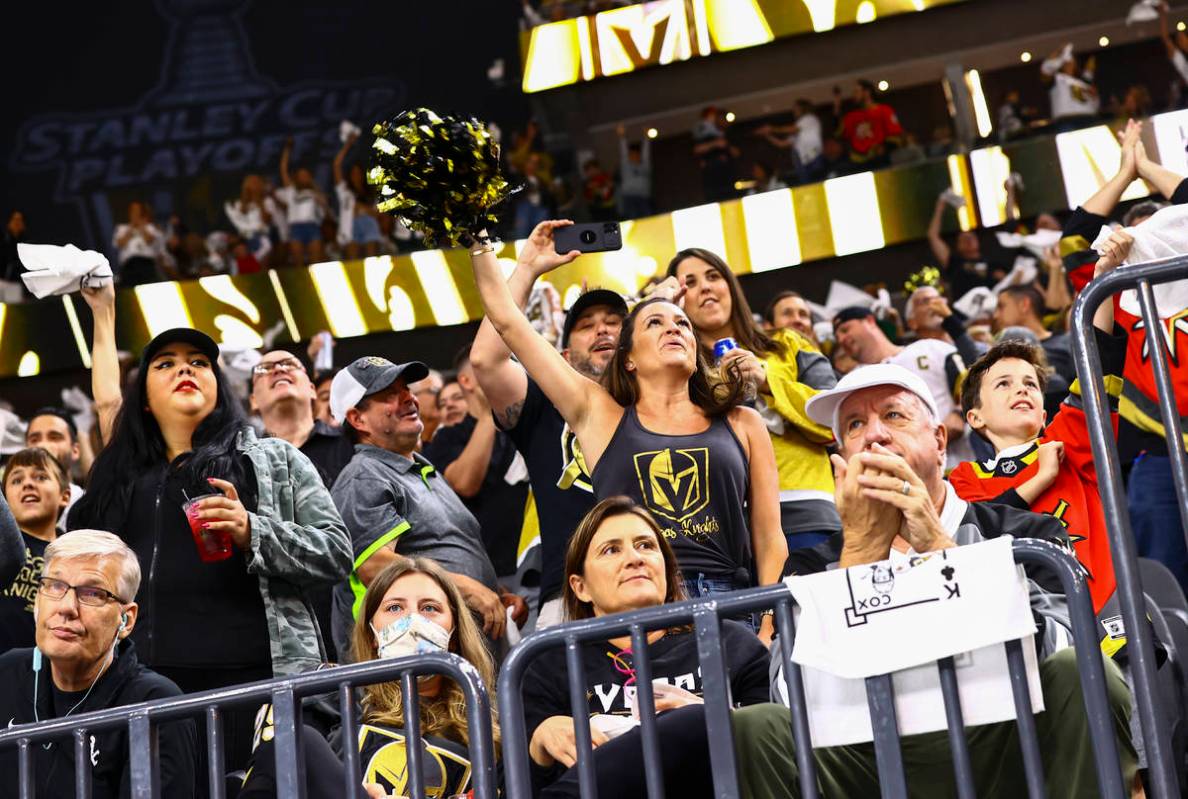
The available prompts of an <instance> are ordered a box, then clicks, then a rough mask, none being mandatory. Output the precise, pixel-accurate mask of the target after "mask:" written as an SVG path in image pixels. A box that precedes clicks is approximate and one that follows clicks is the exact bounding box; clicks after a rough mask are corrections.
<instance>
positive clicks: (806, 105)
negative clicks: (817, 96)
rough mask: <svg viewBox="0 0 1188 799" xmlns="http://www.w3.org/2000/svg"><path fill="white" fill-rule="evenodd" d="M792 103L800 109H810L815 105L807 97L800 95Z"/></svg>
mask: <svg viewBox="0 0 1188 799" xmlns="http://www.w3.org/2000/svg"><path fill="white" fill-rule="evenodd" d="M793 105H795V106H796V108H799V109H801V110H802V111H812V110H813V108H814V107H815V106H814V105H813V101H812V100H810V99H808V98H807V97H801V98H800V99H799V100H797V101H796V102H795V103H794V104H793Z"/></svg>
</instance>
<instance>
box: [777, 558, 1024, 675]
mask: <svg viewBox="0 0 1188 799" xmlns="http://www.w3.org/2000/svg"><path fill="white" fill-rule="evenodd" d="M897 561H898V562H897ZM784 582H785V583H786V584H787V585H788V590H789V591H791V592H792V595H793V596H794V597H795V598H796V602H797V604H798V605H799V606H800V610H801V613H800V622H799V623H798V624H797V627H796V646H795V647H794V649H793V651H792V659H793V660H794V661H796V662H797V663H799V664H801V665H802V666H812V667H814V668H818V669H821V670H823V671H827V672H829V673H831V674H836V675H838V676H839V677H848V678H851V679H853V678H864V677H872V676H875V675H878V674H887V673H889V672H893V671H899V670H901V669H906V668H910V667H911V666H918V665H920V664H921V663H929V662H932V661H934V660H936V659H937V658H943V657H948V656H951V655H956V654H957V653H959V652H968V651H970V650H973V649H978V648H980V647H983V646H989V645H990V644H995V643H1001V642H1003V641H1012V640H1015V639H1018V638H1022V637H1024V636H1026V635H1030V634H1032V633H1034V632H1035V621H1034V620H1033V618H1032V616H1031V605H1030V602H1029V600H1028V594H1027V584H1026V582H1025V580H1024V579H1023V578H1022V577H1021V576H1020V574H1019V571H1018V569H1016V568H1015V561H1014V558H1013V557H1012V556H1011V538H1010V537H1009V536H1000V537H998V538H995V539H993V540H990V541H984V542H981V543H977V544H970V545H968V546H963V547H953V548H951V549H944V550H941V551H939V552H934V553H930V554H927V555H914V556H912V557H898V558H894V559H892V560H886V561H882V562H879V563H871V564H866V565H863V566H854V567H851V568H849V569H833V570H830V571H826V572H821V573H819V574H809V575H804V576H793V577H789V578H787V579H786V580H785V581H784Z"/></svg>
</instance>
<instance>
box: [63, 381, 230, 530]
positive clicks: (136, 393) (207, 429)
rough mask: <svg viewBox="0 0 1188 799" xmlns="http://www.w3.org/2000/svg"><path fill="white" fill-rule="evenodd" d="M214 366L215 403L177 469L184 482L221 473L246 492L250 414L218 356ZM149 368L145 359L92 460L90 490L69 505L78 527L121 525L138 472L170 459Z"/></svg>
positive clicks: (202, 482)
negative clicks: (245, 436) (151, 404)
mask: <svg viewBox="0 0 1188 799" xmlns="http://www.w3.org/2000/svg"><path fill="white" fill-rule="evenodd" d="M210 370H211V373H212V374H213V376H214V379H215V386H216V390H217V393H216V395H215V406H214V408H213V409H211V412H210V413H209V414H208V415H207V416H206V418H205V419H203V420H202V421H201V422H200V423H199V424H198V427H197V428H195V430H194V435H193V437H192V438H191V444H192V445H193V448H194V449H193V451H192V452H191V453H190V455H189V457H188V458H186V459H185V462H184V463H183V464H181V466H180V467H179V468H178V472H179V473H180V475H181V478H182V480H183V481H184V482H185V483H189V484H192V485H195V486H197V485H206V480H207V478H208V477H217V478H219V479H222V480H226V481H227V482H229V483H233V484H234V485H235V486H236V488H239V489H240V491H241V492H242V490H243V485H244V481H245V480H246V479H247V476H248V472H247V470H246V469H245V468H244V464H243V458H242V457H241V456H240V453H239V452H238V451H237V450H236V446H235V445H236V441H237V439H238V438H239V434H240V432H241V431H243V430H244V428H246V427H247V419H246V418H245V416H244V412H243V409H242V407H241V406H240V404H239V401H238V400H237V399H236V398H235V396H234V395H233V394H232V393H231V388H230V385H229V384H228V381H227V379H226V377H225V376H224V375H223V371H222V369H220V368H219V363H218V361H212V362H211V364H210ZM147 374H148V364H143V365H142V368H140V369H139V370H137V375H136V381H135V382H134V383H131V384H129V385H128V387H127V388H126V389H125V390H124V398H123V404H122V405H121V407H120V412H119V414H118V415H117V416H116V419H115V424H114V426H113V428H112V432H111V439H110V440H109V441H108V442H107V446H105V447H104V448H103V449H102V450H100V451H99V454H98V455H97V456H96V458H95V462H94V464H92V466H91V473H90V482H89V483H88V484H87V493H85V494H84V495H83V496H82V498H81V499H79V500H78V502H77V503H75V506H74V508H73V509H72V510H71V511H70V522H71V526H72V527H74V528H75V529H78V528H80V527H98V528H99V529H106V530H111V529H117V530H118V527H114V525H116V524H122V523H123V521H124V515H125V514H126V513H127V511H128V503H129V502H130V500H131V499H132V487H133V485H134V484H135V483H136V478H137V477H139V476H140V475H141V474H143V473H144V472H145V471H146V470H148V469H153V468H157V467H160V466H162V465H164V464H165V463H166V459H167V457H168V456H167V454H166V449H165V439H164V438H163V437H162V436H161V428H160V426H159V425H158V424H157V420H156V418H155V417H154V416H153V414H152V412H151V411H149V410H148V394H147V390H146V388H145V383H146V380H147ZM112 514H115V515H114V516H113V515H112Z"/></svg>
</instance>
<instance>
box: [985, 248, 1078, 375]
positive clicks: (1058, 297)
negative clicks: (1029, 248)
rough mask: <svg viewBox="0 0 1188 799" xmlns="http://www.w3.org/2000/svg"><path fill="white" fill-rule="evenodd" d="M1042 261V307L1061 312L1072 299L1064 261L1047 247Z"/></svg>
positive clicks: (1055, 250) (1070, 303)
mask: <svg viewBox="0 0 1188 799" xmlns="http://www.w3.org/2000/svg"><path fill="white" fill-rule="evenodd" d="M1043 260H1044V268H1045V269H1047V270H1048V286H1047V288H1046V289H1044V305H1046V306H1047V307H1049V308H1051V309H1052V310H1053V311H1061V312H1063V311H1064V310H1065V309H1066V308H1068V307H1069V306H1070V305H1072V303H1073V298H1072V292H1070V291H1069V290H1068V278H1067V277H1066V276H1065V274H1064V261H1063V260H1061V258H1060V249H1059V248H1058V247H1049V248H1048V249H1047V250H1045V251H1044V259H1043ZM962 357H964V356H962ZM971 363H972V361H971Z"/></svg>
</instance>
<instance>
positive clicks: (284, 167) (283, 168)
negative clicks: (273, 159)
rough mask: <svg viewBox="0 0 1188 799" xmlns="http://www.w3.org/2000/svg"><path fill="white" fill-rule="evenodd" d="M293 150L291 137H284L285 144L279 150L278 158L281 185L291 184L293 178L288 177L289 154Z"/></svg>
mask: <svg viewBox="0 0 1188 799" xmlns="http://www.w3.org/2000/svg"><path fill="white" fill-rule="evenodd" d="M292 152H293V137H292V136H290V137H289V138H288V139H285V146H284V148H283V149H282V150H281V159H280V179H281V185H282V186H292V185H293V180H292V178H290V177H289V154H290V153H292Z"/></svg>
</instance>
